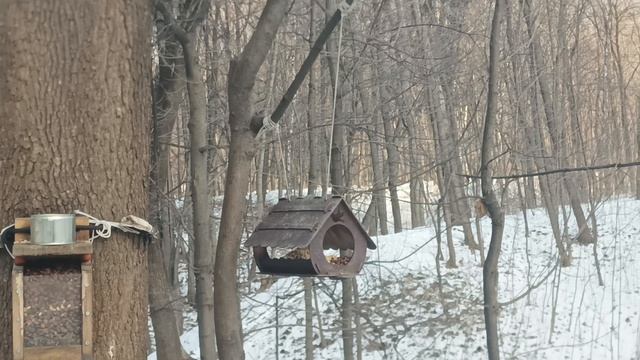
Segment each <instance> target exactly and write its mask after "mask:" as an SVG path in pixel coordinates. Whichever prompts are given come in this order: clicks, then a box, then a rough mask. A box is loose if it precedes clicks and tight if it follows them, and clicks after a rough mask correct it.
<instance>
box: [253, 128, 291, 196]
mask: <svg viewBox="0 0 640 360" xmlns="http://www.w3.org/2000/svg"><path fill="white" fill-rule="evenodd" d="M270 131H275V133H276V136H277V141H278V149H277V152H276V162H277V163H278V166H280V165H282V175H283V176H284V182H285V186H286V189H285V190H286V192H287V196H289V175H288V174H287V164H286V163H285V160H284V147H283V145H282V136H281V135H280V124H279V123H276V122H275V121H273V120H272V119H271V117H269V116H265V117H263V118H262V127H261V128H260V130H259V131H258V134H257V135H256V138H257V139H258V140H259V141H260V142H261V144H262V146H264V145H266V139H267V135H266V134H267V133H268V132H270ZM278 155H280V160H278V159H277V158H278Z"/></svg>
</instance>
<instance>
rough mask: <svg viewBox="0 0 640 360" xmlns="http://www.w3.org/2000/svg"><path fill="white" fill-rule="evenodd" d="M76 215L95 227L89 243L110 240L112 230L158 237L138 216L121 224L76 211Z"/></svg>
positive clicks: (130, 217) (128, 217)
mask: <svg viewBox="0 0 640 360" xmlns="http://www.w3.org/2000/svg"><path fill="white" fill-rule="evenodd" d="M73 212H74V214H76V215H82V216H86V217H88V218H89V223H90V224H93V225H94V230H93V234H94V235H93V236H91V237H90V238H89V241H93V240H94V239H97V238H103V239H108V238H110V237H111V230H112V228H116V229H118V230H120V231H122V232H126V233H131V234H136V235H138V234H140V233H147V234H149V235H151V236H153V237H156V236H157V234H156V230H155V229H154V228H153V226H151V224H149V223H148V222H147V221H146V220H144V219H141V218H139V217H137V216H133V215H129V216H125V217H124V218H122V220H121V221H120V222H115V221H108V220H100V219H98V218H96V217H94V216H92V215H89V214H87V213H85V212H82V211H80V210H74V211H73Z"/></svg>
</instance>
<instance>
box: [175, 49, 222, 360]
mask: <svg viewBox="0 0 640 360" xmlns="http://www.w3.org/2000/svg"><path fill="white" fill-rule="evenodd" d="M182 46H183V51H184V57H185V70H186V74H187V92H188V94H189V112H190V118H189V136H190V139H191V144H190V145H191V146H190V154H191V199H192V202H193V233H194V236H195V238H194V241H193V242H194V249H193V250H194V264H193V266H194V273H195V277H196V310H197V312H198V333H199V340H200V341H199V342H200V357H201V359H203V360H209V359H211V360H213V359H216V358H217V357H218V355H217V351H216V346H215V324H214V319H213V318H214V311H213V266H214V265H213V259H214V258H215V246H216V244H215V243H214V242H213V238H212V237H211V223H210V221H211V217H210V216H209V212H210V210H209V178H208V171H207V165H208V159H207V158H208V151H206V150H204V149H205V148H206V146H207V104H206V88H205V86H204V83H203V82H202V75H201V72H200V66H199V64H198V63H197V61H196V59H195V57H196V54H195V46H194V44H193V40H191V41H186V42H182Z"/></svg>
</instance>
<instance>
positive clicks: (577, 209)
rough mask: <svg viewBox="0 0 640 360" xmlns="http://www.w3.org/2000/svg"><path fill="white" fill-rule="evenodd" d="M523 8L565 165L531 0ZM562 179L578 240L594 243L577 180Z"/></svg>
mask: <svg viewBox="0 0 640 360" xmlns="http://www.w3.org/2000/svg"><path fill="white" fill-rule="evenodd" d="M523 10H524V11H523V13H524V17H525V20H526V21H525V22H526V24H527V30H528V33H529V37H530V38H531V42H530V48H531V50H530V54H531V57H532V58H531V62H532V63H533V67H534V70H535V72H536V74H535V75H536V81H537V83H538V85H539V89H540V95H541V97H542V108H543V109H544V114H545V118H546V124H547V128H548V130H549V135H550V140H551V143H552V144H553V147H554V152H555V153H556V154H558V156H559V157H558V163H559V164H560V166H565V164H566V163H567V162H566V159H565V158H564V155H565V154H567V151H565V149H564V145H563V144H564V139H563V136H562V133H561V131H562V128H561V124H559V122H558V119H556V117H555V113H554V111H553V102H552V99H551V94H550V90H549V81H548V79H547V76H546V73H545V72H544V71H541V70H540V69H541V67H542V66H543V61H542V54H541V50H540V44H539V39H538V37H537V36H536V31H535V28H536V26H535V19H534V17H533V15H532V10H531V0H523ZM562 180H563V183H564V187H565V189H566V191H567V194H568V195H569V202H570V204H571V208H572V209H573V215H574V217H575V219H576V222H577V224H578V236H577V238H578V241H579V242H580V243H582V244H590V243H593V241H594V240H593V235H592V234H591V230H590V229H589V225H588V223H587V220H586V217H585V216H584V210H583V209H582V205H581V204H580V198H579V196H578V193H577V189H576V185H575V182H574V181H573V178H572V177H571V175H568V176H564V177H563V178H562Z"/></svg>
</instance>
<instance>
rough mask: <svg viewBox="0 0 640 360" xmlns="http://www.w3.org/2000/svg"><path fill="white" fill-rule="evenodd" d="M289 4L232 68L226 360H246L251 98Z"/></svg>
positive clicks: (220, 321) (279, 5)
mask: <svg viewBox="0 0 640 360" xmlns="http://www.w3.org/2000/svg"><path fill="white" fill-rule="evenodd" d="M289 3H290V1H279V0H269V1H267V4H266V5H265V8H264V10H263V12H262V15H261V16H260V20H259V21H258V25H257V26H256V30H255V32H254V33H253V35H252V36H251V39H250V40H249V43H248V44H247V45H246V46H245V48H244V50H243V51H242V53H241V54H240V56H239V57H238V58H237V59H235V60H233V61H232V62H231V65H230V68H229V80H228V85H227V86H228V89H227V91H228V102H229V127H230V130H231V144H230V146H229V162H228V167H227V177H226V182H225V197H224V201H223V204H222V216H221V217H222V218H221V220H220V232H219V236H218V250H217V253H216V264H215V266H216V268H215V270H216V271H215V284H216V291H215V294H214V296H215V324H216V336H217V337H216V339H217V343H218V352H219V356H220V359H222V360H241V359H244V351H243V348H242V320H241V317H240V299H239V298H238V281H237V277H236V270H237V265H238V253H239V250H240V238H241V236H242V221H239V219H243V218H244V215H245V214H244V212H245V210H246V206H245V205H246V193H247V189H248V187H249V179H250V176H249V175H250V170H251V161H252V159H253V155H254V144H255V138H254V137H255V132H253V131H252V130H251V128H250V125H251V120H252V117H253V107H252V101H251V95H252V92H253V86H254V84H255V80H256V75H257V73H258V70H259V69H260V66H261V65H262V63H263V62H264V60H265V58H266V56H267V53H268V51H269V49H270V48H271V44H272V43H273V40H274V38H275V35H276V31H277V29H278V27H279V25H280V23H281V22H282V19H283V18H284V14H285V12H286V10H287V8H288V6H289Z"/></svg>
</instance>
